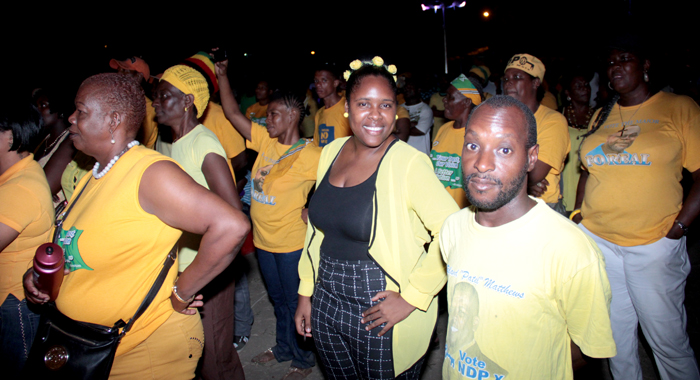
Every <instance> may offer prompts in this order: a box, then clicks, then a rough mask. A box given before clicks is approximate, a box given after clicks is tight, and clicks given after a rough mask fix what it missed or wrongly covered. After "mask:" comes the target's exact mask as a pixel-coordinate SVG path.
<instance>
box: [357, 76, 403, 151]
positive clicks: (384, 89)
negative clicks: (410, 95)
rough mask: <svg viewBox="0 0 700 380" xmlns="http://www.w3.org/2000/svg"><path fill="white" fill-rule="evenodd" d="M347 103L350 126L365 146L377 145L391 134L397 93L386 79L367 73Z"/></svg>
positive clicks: (394, 119)
mask: <svg viewBox="0 0 700 380" xmlns="http://www.w3.org/2000/svg"><path fill="white" fill-rule="evenodd" d="M346 104H347V105H346V110H347V112H348V119H349V122H350V128H351V129H352V132H353V134H354V135H355V137H357V139H358V140H359V141H360V142H361V143H362V144H363V145H365V146H367V147H369V148H376V147H378V146H380V145H382V143H384V141H386V140H387V139H388V138H389V136H391V133H392V132H393V131H394V123H395V122H396V95H395V94H394V91H393V90H392V88H391V85H390V84H389V83H388V82H387V80H386V79H385V78H383V77H380V76H374V75H369V76H366V77H365V78H363V79H362V81H361V82H360V85H359V86H358V87H357V89H355V90H354V91H353V92H352V94H351V98H350V99H347V103H346Z"/></svg>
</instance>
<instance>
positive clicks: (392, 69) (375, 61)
mask: <svg viewBox="0 0 700 380" xmlns="http://www.w3.org/2000/svg"><path fill="white" fill-rule="evenodd" d="M364 65H373V66H377V67H380V66H382V67H384V68H385V69H386V70H387V71H388V72H389V73H390V74H391V75H393V76H394V82H396V81H397V80H398V78H397V77H396V66H394V65H389V66H384V60H383V59H382V57H379V56H376V57H374V58H372V61H370V62H366V61H365V62H362V61H360V60H359V59H356V60H354V61H352V62H350V70H345V72H344V73H343V78H345V80H348V79H350V74H352V72H353V71H355V70H358V69H359V68H360V67H362V66H364ZM351 70H352V71H351Z"/></svg>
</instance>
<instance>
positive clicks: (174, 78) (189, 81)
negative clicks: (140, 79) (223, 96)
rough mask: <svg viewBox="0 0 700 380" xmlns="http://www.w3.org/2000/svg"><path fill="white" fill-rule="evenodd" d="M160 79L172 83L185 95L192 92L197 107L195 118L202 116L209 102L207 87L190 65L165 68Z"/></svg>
mask: <svg viewBox="0 0 700 380" xmlns="http://www.w3.org/2000/svg"><path fill="white" fill-rule="evenodd" d="M160 80H164V81H166V82H168V83H170V84H172V85H173V86H174V87H175V88H177V89H178V90H180V91H182V93H183V94H185V95H187V94H192V95H193V96H194V105H195V107H196V108H197V119H199V118H200V117H202V114H203V113H204V110H205V109H207V104H208V103H209V88H208V86H207V80H206V79H204V76H202V74H200V73H199V72H198V71H197V70H195V69H193V68H191V67H188V66H184V65H176V66H173V67H171V68H169V69H167V70H165V72H164V73H163V77H162V78H160Z"/></svg>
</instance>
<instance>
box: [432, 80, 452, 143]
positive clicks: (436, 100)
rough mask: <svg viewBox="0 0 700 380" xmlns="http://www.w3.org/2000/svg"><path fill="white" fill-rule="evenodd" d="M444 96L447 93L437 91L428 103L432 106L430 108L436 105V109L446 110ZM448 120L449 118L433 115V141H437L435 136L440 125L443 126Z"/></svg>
mask: <svg viewBox="0 0 700 380" xmlns="http://www.w3.org/2000/svg"><path fill="white" fill-rule="evenodd" d="M444 97H445V95H440V93H439V92H436V93H434V94H433V96H431V97H430V102H429V103H428V105H429V106H430V108H433V107H435V109H437V110H438V111H444V110H445V103H443V102H442V98H444ZM447 122H448V120H447V119H445V118H444V117H437V116H433V137H432V139H433V141H435V137H436V136H437V133H438V131H439V130H440V127H442V125H443V124H445V123H447Z"/></svg>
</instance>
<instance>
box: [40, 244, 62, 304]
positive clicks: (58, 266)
mask: <svg viewBox="0 0 700 380" xmlns="http://www.w3.org/2000/svg"><path fill="white" fill-rule="evenodd" d="M64 263H65V260H64V258H63V248H61V247H60V246H59V245H58V244H54V243H44V244H42V245H40V246H39V248H37V249H36V254H35V255H34V273H35V276H36V283H37V287H38V288H39V290H41V291H42V292H43V293H46V294H48V295H49V297H51V298H50V300H51V301H54V300H55V299H56V298H57V297H58V291H59V290H60V289H61V283H63V265H64Z"/></svg>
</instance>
